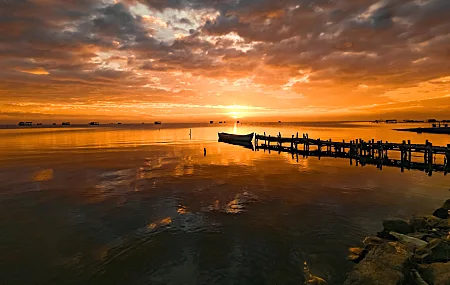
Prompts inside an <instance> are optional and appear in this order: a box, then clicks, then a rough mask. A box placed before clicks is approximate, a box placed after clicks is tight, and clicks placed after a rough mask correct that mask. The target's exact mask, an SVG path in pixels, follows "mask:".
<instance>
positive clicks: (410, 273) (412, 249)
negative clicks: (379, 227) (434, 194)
mask: <svg viewBox="0 0 450 285" xmlns="http://www.w3.org/2000/svg"><path fill="white" fill-rule="evenodd" d="M383 227H384V229H383V231H381V232H378V233H377V236H369V237H366V238H365V239H364V241H363V245H364V246H363V247H354V248H350V249H349V252H350V255H349V259H350V260H352V261H354V262H355V263H357V264H356V265H355V267H354V268H353V270H352V271H351V272H350V273H349V274H348V277H347V280H346V281H345V283H344V285H362V284H364V285H378V284H380V285H390V284H392V285H400V284H417V285H427V284H428V285H433V284H434V285H450V262H449V261H450V199H449V200H447V201H446V202H445V203H444V204H443V205H442V207H441V208H439V209H437V210H436V211H435V212H434V213H433V214H432V215H427V216H420V217H412V218H411V219H410V220H401V219H396V220H384V221H383Z"/></svg>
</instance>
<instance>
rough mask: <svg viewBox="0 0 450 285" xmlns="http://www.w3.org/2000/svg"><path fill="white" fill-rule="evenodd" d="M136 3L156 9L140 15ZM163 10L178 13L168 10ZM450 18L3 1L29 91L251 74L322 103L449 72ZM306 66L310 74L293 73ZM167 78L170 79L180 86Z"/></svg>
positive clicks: (9, 64) (10, 56) (302, 5)
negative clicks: (335, 96)
mask: <svg viewBox="0 0 450 285" xmlns="http://www.w3.org/2000/svg"><path fill="white" fill-rule="evenodd" d="M137 3H140V4H143V5H145V6H147V7H148V8H149V10H150V15H146V16H143V15H140V14H139V13H137V12H136V9H135V7H132V5H134V4H137ZM166 9H173V10H170V11H169V12H168V13H160V12H167V11H166ZM181 10H184V11H183V12H182V13H180V11H181ZM140 13H141V12H140ZM142 13H143V12H142ZM145 13H148V11H145ZM167 15H170V16H167ZM448 15H450V1H448V0H428V1H409V0H383V1H378V0H339V1H337V0H279V1H274V0H239V1H238V0H123V1H109V0H80V1H68V0H45V1H41V0H14V1H9V0H4V1H0V69H1V71H0V78H1V83H0V88H1V89H3V91H2V92H13V93H14V94H16V93H18V92H19V91H20V90H21V92H23V93H22V94H28V95H27V96H28V97H27V99H30V98H32V96H31V95H30V94H32V90H35V93H36V96H37V97H40V96H42V97H44V96H46V95H45V94H51V95H47V96H49V98H51V97H52V96H56V95H58V96H62V97H70V96H73V90H77V91H79V92H82V93H83V94H86V95H85V96H87V97H89V98H91V97H90V96H97V97H101V96H102V95H101V94H102V92H104V93H105V94H106V93H107V94H116V93H120V92H119V91H114V89H116V90H121V92H124V91H123V90H124V89H126V88H128V86H131V87H133V88H134V90H136V91H135V92H138V91H137V90H139V92H150V93H151V92H153V93H155V92H156V91H155V90H158V88H159V87H158V88H156V87H155V89H149V88H146V89H141V87H142V86H147V85H148V86H153V85H151V84H153V83H154V82H153V81H151V80H152V79H151V78H152V76H150V75H154V74H158V76H161V78H159V79H160V80H162V81H164V80H165V78H172V76H175V75H173V74H182V73H189V74H190V75H191V76H194V77H195V76H198V77H199V78H205V77H206V78H211V80H216V79H217V80H219V79H225V80H228V79H229V80H235V79H239V78H251V80H253V82H254V83H255V84H259V85H261V86H267V87H268V88H273V89H274V90H275V89H276V90H281V89H283V90H286V89H289V90H290V91H292V92H296V93H297V94H302V96H303V97H301V98H306V99H308V100H311V102H312V103H317V104H319V103H320V104H327V103H329V102H330V100H329V99H330V98H329V97H328V98H325V99H323V100H324V101H323V102H319V99H315V101H314V95H316V94H317V93H318V92H322V93H323V92H329V93H330V94H335V93H337V92H336V91H334V90H337V89H339V90H340V91H339V92H341V93H345V94H349V95H345V96H342V100H343V101H345V102H348V103H349V104H350V103H352V100H353V101H355V100H354V98H355V96H358V95H355V94H356V93H354V89H355V88H358V86H359V85H361V84H362V85H364V86H365V85H367V86H373V87H370V88H368V90H365V91H364V93H357V94H362V95H359V96H364V98H365V99H364V100H365V101H367V102H369V101H370V100H372V101H377V99H378V100H380V99H379V98H380V97H381V98H385V97H383V94H384V93H386V92H391V91H395V90H397V89H401V88H417V87H418V86H420V85H421V84H423V82H427V81H429V80H433V79H436V78H440V77H445V76H449V70H450V60H449V59H450V49H449V46H450V36H449V35H450V21H449V18H448ZM145 17H147V18H145ZM149 17H152V18H151V19H154V18H155V17H168V19H156V20H161V23H166V24H167V27H166V26H164V25H162V26H161V25H160V26H158V24H155V23H158V22H157V21H156V20H155V21H156V22H155V21H153V20H152V21H149ZM176 25H179V26H180V27H176ZM300 72H302V73H300ZM303 73H308V74H309V82H301V81H296V80H298V77H301V76H302V74H303ZM170 80H172V79H170ZM170 80H169V79H167V81H168V83H161V84H166V85H167V86H169V85H170V84H172V86H173V88H174V89H177V90H178V89H180V88H181V87H180V86H181V85H180V84H179V83H176V82H177V81H176V80H173V82H172V81H170ZM183 80H185V79H183ZM191 80H194V79H191ZM179 81H182V80H181V79H179ZM185 81H187V80H185ZM198 81H202V80H200V79H199V80H198ZM152 82H153V83H152ZM183 82H184V81H183ZM288 82H291V83H289V84H288V85H287V86H286V84H287V83H288ZM186 84H187V83H186ZM431 85H433V86H437V87H439V88H445V87H443V86H442V85H439V84H437V83H433V84H431ZM227 87H228V86H223V87H221V88H223V89H226V88H227ZM437 87H436V88H437ZM161 88H162V87H161ZM164 88H166V87H164ZM164 88H163V89H164ZM189 88H193V90H194V89H195V86H194V87H192V86H190V87H189ZM166 89H167V88H166ZM169 89H170V88H169ZM5 90H6V91H5ZM314 90H316V91H314ZM433 90H434V89H433ZM344 91H345V92H344ZM355 92H363V91H361V90H359V89H357V90H356V91H355ZM421 92H425V91H423V90H422V91H421ZM430 92H431V91H430ZM431 93H432V92H431ZM2 94H5V93H2ZM439 94H440V93H439ZM158 96H161V97H164V96H168V97H170V96H173V94H172V93H168V94H165V93H164V94H162V95H161V94H159V95H158ZM190 96H191V95H190ZM330 96H332V95H330ZM168 97H167V98H166V100H171V98H168ZM158 98H159V97H158ZM299 98H300V97H299ZM352 98H353V99H352ZM297 99H298V98H297ZM115 100H118V99H117V98H115ZM178 100H181V99H178ZM383 100H387V99H383ZM331 101H332V100H331ZM356 102H357V101H356Z"/></svg>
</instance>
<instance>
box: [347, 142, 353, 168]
mask: <svg viewBox="0 0 450 285" xmlns="http://www.w3.org/2000/svg"><path fill="white" fill-rule="evenodd" d="M352 149H353V141H350V149H349V150H348V154H349V157H350V165H352V164H353V161H352Z"/></svg>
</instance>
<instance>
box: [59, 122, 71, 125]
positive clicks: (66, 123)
mask: <svg viewBox="0 0 450 285" xmlns="http://www.w3.org/2000/svg"><path fill="white" fill-rule="evenodd" d="M61 125H63V126H70V122H63V123H62V124H61Z"/></svg>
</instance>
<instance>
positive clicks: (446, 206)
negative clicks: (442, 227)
mask: <svg viewBox="0 0 450 285" xmlns="http://www.w3.org/2000/svg"><path fill="white" fill-rule="evenodd" d="M442 208H444V209H446V210H450V199H448V200H447V201H445V202H444V204H443V205H442Z"/></svg>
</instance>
